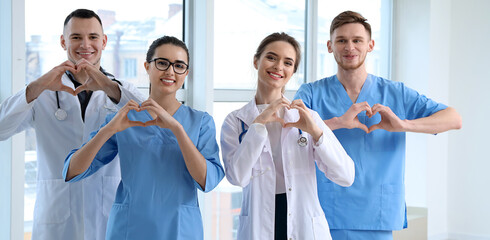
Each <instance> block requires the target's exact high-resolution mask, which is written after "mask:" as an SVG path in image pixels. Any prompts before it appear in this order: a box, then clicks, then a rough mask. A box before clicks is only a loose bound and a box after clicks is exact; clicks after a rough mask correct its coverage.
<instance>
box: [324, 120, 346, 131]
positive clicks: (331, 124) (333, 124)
mask: <svg viewBox="0 0 490 240" xmlns="http://www.w3.org/2000/svg"><path fill="white" fill-rule="evenodd" d="M324 122H325V124H326V125H327V126H328V128H330V130H332V131H333V130H336V129H339V128H342V126H341V121H340V119H339V117H333V118H330V119H327V120H325V121H324Z"/></svg>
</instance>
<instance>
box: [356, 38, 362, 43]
mask: <svg viewBox="0 0 490 240" xmlns="http://www.w3.org/2000/svg"><path fill="white" fill-rule="evenodd" d="M360 42H362V41H361V40H359V39H356V40H354V43H360Z"/></svg>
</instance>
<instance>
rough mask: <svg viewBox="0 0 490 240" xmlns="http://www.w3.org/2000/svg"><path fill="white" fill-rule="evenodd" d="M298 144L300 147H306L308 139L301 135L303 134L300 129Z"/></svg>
mask: <svg viewBox="0 0 490 240" xmlns="http://www.w3.org/2000/svg"><path fill="white" fill-rule="evenodd" d="M298 145H299V146H300V147H306V145H308V139H307V138H306V137H305V136H303V134H302V133H301V130H300V135H299V139H298Z"/></svg>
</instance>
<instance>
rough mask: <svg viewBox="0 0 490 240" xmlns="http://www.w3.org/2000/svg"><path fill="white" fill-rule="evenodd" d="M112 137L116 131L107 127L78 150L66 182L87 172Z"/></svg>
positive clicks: (74, 155)
mask: <svg viewBox="0 0 490 240" xmlns="http://www.w3.org/2000/svg"><path fill="white" fill-rule="evenodd" d="M112 135H114V131H111V130H110V129H108V128H107V126H105V127H103V128H101V129H100V130H99V132H98V133H97V134H96V135H95V136H94V137H93V138H92V139H90V141H88V142H87V144H85V145H84V146H83V147H82V148H80V149H78V151H76V152H75V153H74V154H73V156H72V158H71V160H70V165H69V166H68V171H67V174H66V180H67V181H68V180H70V179H72V178H74V177H75V176H77V175H79V174H81V173H83V172H85V171H86V170H87V169H88V168H89V166H90V164H92V161H93V160H94V158H95V156H96V155H97V153H98V152H99V150H100V149H101V148H102V146H103V145H104V143H105V142H107V140H109V138H111V137H112Z"/></svg>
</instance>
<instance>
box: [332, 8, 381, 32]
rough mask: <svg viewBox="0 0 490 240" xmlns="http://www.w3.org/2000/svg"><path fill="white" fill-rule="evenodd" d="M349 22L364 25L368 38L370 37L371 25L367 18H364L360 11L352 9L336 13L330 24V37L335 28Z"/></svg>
mask: <svg viewBox="0 0 490 240" xmlns="http://www.w3.org/2000/svg"><path fill="white" fill-rule="evenodd" d="M349 23H359V24H362V25H363V26H364V28H365V29H366V31H368V33H369V38H371V25H370V24H369V23H368V22H367V19H366V18H364V17H363V16H362V15H361V14H360V13H357V12H353V11H345V12H342V13H340V14H339V15H337V16H336V17H335V18H334V19H333V20H332V24H331V25H330V37H332V35H333V32H334V31H335V29H337V28H339V27H341V26H343V25H345V24H349Z"/></svg>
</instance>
